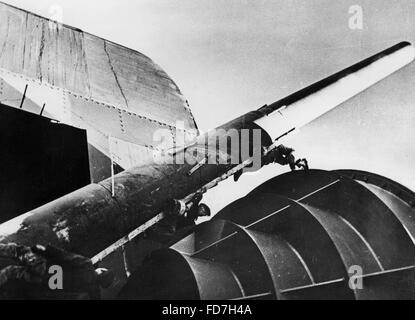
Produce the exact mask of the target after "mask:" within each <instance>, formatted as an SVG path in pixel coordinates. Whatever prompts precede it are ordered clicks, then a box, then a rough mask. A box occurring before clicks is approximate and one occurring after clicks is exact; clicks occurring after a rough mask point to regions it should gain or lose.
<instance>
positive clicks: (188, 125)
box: [0, 3, 198, 182]
mask: <svg viewBox="0 0 415 320" xmlns="http://www.w3.org/2000/svg"><path fill="white" fill-rule="evenodd" d="M0 78H1V82H2V83H4V86H3V87H4V89H5V90H0V91H1V93H0V99H1V101H3V102H4V103H7V104H9V105H11V106H15V107H18V106H19V102H20V99H19V98H21V93H22V92H23V90H24V88H25V86H26V84H28V85H29V88H28V92H27V97H28V101H30V102H27V104H25V108H26V107H27V108H28V110H30V111H31V112H34V113H40V110H41V107H42V106H43V104H44V103H46V109H45V111H46V115H48V116H51V117H53V118H54V119H56V120H59V121H61V122H64V123H66V124H69V125H73V126H76V127H79V128H82V129H87V131H88V142H89V143H90V144H91V145H92V146H93V147H94V148H96V149H98V150H99V151H100V152H102V153H103V154H105V155H106V156H110V150H109V138H110V137H113V138H117V139H119V140H121V141H125V142H126V143H133V144H136V145H138V146H141V147H144V148H148V149H150V150H152V149H154V148H157V147H158V143H159V142H157V141H155V139H154V133H155V132H156V131H157V130H169V131H170V132H171V139H169V141H166V142H165V144H164V145H163V147H171V146H172V145H173V143H174V141H175V135H176V127H177V126H179V127H180V128H179V129H178V131H179V132H181V133H185V137H186V139H187V140H186V141H189V140H192V139H193V138H194V137H195V135H196V134H197V132H198V131H197V128H196V123H195V121H194V119H193V116H192V113H191V111H190V108H189V106H188V104H187V102H186V100H185V99H184V98H183V96H182V94H181V92H180V90H179V88H178V87H177V85H176V84H175V83H174V82H173V80H172V79H171V78H170V77H169V76H168V75H167V74H166V73H165V72H164V71H163V70H162V69H161V68H160V67H159V66H158V65H156V64H155V63H154V62H153V61H152V60H151V59H150V58H148V57H146V56H145V55H143V54H141V53H139V52H137V51H134V50H132V49H128V48H125V47H123V46H121V45H118V44H115V43H113V42H110V41H108V40H104V39H102V38H99V37H97V36H94V35H91V34H88V33H86V32H83V31H81V30H79V29H75V28H72V27H69V26H64V25H60V24H57V23H55V22H52V21H50V20H48V19H45V18H42V17H39V16H37V15H35V14H32V13H29V12H26V11H23V10H20V9H17V8H14V7H11V6H9V5H7V4H3V3H0ZM6 89H8V90H6ZM178 143H182V144H183V142H181V141H178ZM122 151H123V152H121V153H120V154H116V155H115V156H116V157H122V156H124V157H127V158H131V156H132V155H131V154H130V153H129V154H127V155H126V152H125V151H124V150H122ZM128 161H129V162H131V161H130V160H128ZM140 161H141V159H138V160H137V161H133V162H134V164H135V165H138V164H140ZM122 162H124V163H125V162H126V161H122ZM124 169H127V168H124ZM92 174H94V173H93V172H92ZM92 180H93V181H95V182H97V180H96V179H92Z"/></svg>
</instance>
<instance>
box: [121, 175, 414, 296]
mask: <svg viewBox="0 0 415 320" xmlns="http://www.w3.org/2000/svg"><path fill="white" fill-rule="evenodd" d="M414 206H415V194H414V193H413V192H411V191H410V190H408V189H406V188H405V187H403V186H401V185H399V184H398V183H396V182H393V181H390V180H388V179H386V178H384V177H380V176H377V175H374V174H370V173H366V172H358V171H334V172H326V171H319V170H311V171H309V172H293V173H288V174H285V175H282V176H279V177H276V178H274V179H272V180H270V181H268V182H267V183H265V184H263V185H261V186H260V187H259V188H257V189H256V190H254V191H252V192H251V193H250V194H249V195H247V196H246V197H244V198H242V199H240V200H238V201H236V202H234V203H232V204H230V205H229V206H228V207H226V208H225V209H223V210H222V211H221V212H220V213H219V214H218V215H217V216H216V217H215V218H214V219H213V220H211V221H210V222H207V223H204V224H201V225H199V226H198V227H197V228H196V230H195V231H194V232H193V233H192V234H191V235H189V236H187V237H186V238H184V239H183V240H181V241H179V242H178V243H176V244H175V245H174V246H172V247H171V248H170V249H164V250H161V251H156V252H154V253H153V254H152V255H151V256H149V257H148V259H147V262H146V263H145V264H144V266H143V267H142V268H141V269H139V270H138V271H137V272H136V273H135V274H134V275H133V276H132V277H131V278H130V281H129V284H128V285H127V286H126V288H125V290H124V293H123V297H124V298H140V299H282V300H285V299H288V300H290V299H415V209H414ZM360 271H361V274H359V272H360ZM360 282H362V287H360V286H359V283H360Z"/></svg>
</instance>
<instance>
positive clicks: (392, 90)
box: [5, 0, 415, 211]
mask: <svg viewBox="0 0 415 320" xmlns="http://www.w3.org/2000/svg"><path fill="white" fill-rule="evenodd" d="M5 2H7V3H10V4H13V5H16V6H18V7H21V8H24V9H27V10H29V11H33V12H35V13H38V14H40V15H43V16H48V17H54V15H56V12H58V11H59V10H56V9H57V8H61V9H62V13H63V22H64V23H66V24H69V25H73V26H76V27H79V28H81V29H83V30H84V31H88V32H90V33H93V34H96V35H99V36H101V37H104V38H107V39H109V40H112V41H114V42H117V43H120V44H123V45H126V46H128V47H131V48H133V49H136V50H138V51H140V52H142V53H144V54H146V55H148V56H149V57H150V58H152V59H153V60H154V61H155V62H156V63H158V64H159V65H160V66H161V67H162V68H163V69H165V70H166V71H167V73H168V74H169V75H170V76H171V77H172V78H173V80H174V81H175V82H176V83H177V84H178V85H179V87H180V88H181V90H182V92H183V94H184V95H185V96H186V98H187V99H188V100H189V102H190V104H191V106H192V110H193V113H194V115H195V117H196V121H197V122H198V125H199V127H200V128H201V129H202V130H207V129H210V128H213V127H216V126H218V125H220V124H222V123H224V122H226V121H228V120H230V119H233V118H235V117H236V116H238V115H241V114H243V113H246V112H248V111H250V110H253V109H256V108H258V107H261V106H262V105H264V104H266V103H271V102H273V101H275V100H278V99H280V98H282V97H284V96H286V95H288V94H290V93H292V92H294V91H297V90H298V89H301V88H302V87H304V86H306V85H308V84H311V83H313V82H315V81H317V80H319V79H321V78H324V77H326V76H328V75H330V74H332V73H334V72H336V71H338V70H340V69H342V68H344V67H347V66H349V65H351V64H353V63H355V62H357V61H359V60H361V59H363V58H366V57H368V56H370V55H372V54H374V53H376V52H378V51H381V50H383V49H385V48H387V47H389V46H391V45H393V44H395V43H397V42H399V41H402V40H407V41H411V42H415V20H414V18H413V17H414V16H415V1H413V0H395V1H393V0H370V1H369V0H366V1H358V0H354V1H350V0H340V1H332V0H280V1H277V0H273V1H263V0H255V1H254V0H251V1H246V0H245V1H243V0H203V1H202V0H136V1H132V0H82V1H81V0H54V1H52V0H37V1H33V0H5ZM353 5H359V6H360V7H361V8H362V12H363V15H362V18H363V20H362V22H363V30H360V29H353V30H352V29H351V28H350V26H349V22H350V19H351V18H352V16H354V12H353V13H350V11H349V10H350V7H351V6H353ZM353 21H354V20H353ZM414 106H415V63H413V64H412V65H411V66H409V67H407V68H406V69H404V70H402V71H400V72H399V73H397V74H395V75H393V76H392V77H390V78H388V79H387V80H385V81H383V82H382V83H380V84H378V85H377V86H375V87H374V88H371V89H370V90H368V91H366V92H364V93H363V94H361V95H360V96H359V97H356V98H354V99H352V100H351V101H349V102H347V103H345V104H344V105H342V106H340V107H339V108H338V109H336V110H335V111H333V112H331V113H329V114H327V115H326V116H324V117H322V118H320V119H319V120H317V121H315V122H314V123H313V124H311V125H309V126H308V127H306V128H305V129H303V130H302V131H301V133H299V134H298V135H296V136H295V137H294V138H293V139H292V140H291V141H290V144H291V145H292V146H294V147H295V149H296V150H297V154H298V155H299V156H301V157H307V158H308V159H309V161H310V164H311V166H312V167H313V168H319V169H346V168H353V169H361V170H367V171H372V172H375V173H379V174H382V175H385V176H387V177H389V178H392V179H394V180H397V181H399V182H401V183H402V184H404V185H406V186H407V187H409V188H412V189H413V190H415V168H414V167H415V166H414V164H415V112H414ZM284 171H286V169H281V168H279V167H277V166H272V167H268V168H264V169H263V170H261V172H259V173H257V174H249V175H246V176H244V177H243V178H242V179H241V180H240V182H239V183H237V184H235V183H234V182H233V181H228V182H226V183H224V184H222V185H220V186H219V187H218V188H217V189H215V190H213V191H212V192H210V193H209V194H208V195H207V196H206V201H207V203H208V204H210V205H211V207H212V208H213V210H214V211H216V210H217V209H220V208H221V207H223V206H224V205H226V204H227V203H229V202H230V201H231V200H234V199H237V198H238V197H240V196H243V195H245V194H246V193H247V192H249V191H250V190H252V188H253V187H254V186H257V185H259V184H261V183H262V182H264V181H266V180H268V179H269V178H271V177H273V176H275V175H277V174H279V173H281V172H284Z"/></svg>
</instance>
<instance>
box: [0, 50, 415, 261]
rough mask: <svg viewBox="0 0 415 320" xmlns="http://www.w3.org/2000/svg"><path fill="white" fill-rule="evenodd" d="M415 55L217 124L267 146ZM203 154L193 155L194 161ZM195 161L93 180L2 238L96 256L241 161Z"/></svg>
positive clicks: (387, 58) (377, 63)
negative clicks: (254, 134) (255, 136)
mask: <svg viewBox="0 0 415 320" xmlns="http://www.w3.org/2000/svg"><path fill="white" fill-rule="evenodd" d="M414 57H415V51H414V48H413V47H412V46H411V45H410V44H409V43H406V42H403V43H400V44H398V45H396V46H394V47H392V48H390V49H387V50H385V51H383V52H381V53H379V54H377V55H375V56H373V57H371V58H369V59H367V60H364V61H362V62H360V63H358V64H356V65H354V66H352V67H350V68H347V69H345V70H343V71H341V72H339V73H337V74H335V75H333V76H331V77H329V78H326V79H324V80H322V81H320V82H317V83H316V84H314V85H311V86H310V87H308V88H305V89H303V90H301V91H299V92H297V93H294V94H293V95H291V96H289V97H287V98H285V99H282V100H280V101H278V102H276V103H274V104H272V105H269V106H265V107H263V108H261V109H259V110H257V111H253V112H250V113H248V114H246V115H244V116H242V117H240V118H237V119H235V120H234V121H231V122H229V123H227V124H225V125H223V126H222V127H220V128H219V129H225V131H226V130H229V129H235V130H237V131H239V132H240V131H241V130H242V129H249V130H254V129H259V130H261V131H262V132H263V141H262V142H261V144H262V145H261V147H262V146H263V145H265V146H269V145H270V144H272V143H273V141H274V140H275V139H276V138H278V137H280V136H281V135H284V134H286V133H288V132H290V131H292V130H293V129H294V130H295V129H297V128H300V127H301V126H303V125H305V124H306V123H308V122H310V121H312V120H314V119H316V118H317V117H319V116H321V115H323V114H324V113H326V112H328V111H329V110H331V109H333V108H334V107H336V106H337V105H339V104H341V103H343V102H344V101H346V100H347V99H350V98H352V97H353V96H355V95H356V94H358V93H359V92H361V91H363V90H365V89H367V88H368V87H370V86H371V85H373V84H375V83H377V82H378V81H380V80H381V79H383V78H385V77H387V76H388V75H390V74H392V73H393V72H395V71H397V70H399V69H401V68H402V67H404V66H405V65H407V64H408V63H410V62H411V61H412V60H413V59H414ZM264 137H265V139H264ZM205 139H206V136H201V137H199V138H198V139H197V141H196V143H195V144H194V146H193V147H197V145H201V146H204V147H205V146H206V143H205ZM264 140H268V141H264ZM209 143H215V147H216V139H214V141H212V140H211V141H210V142H209ZM201 160H202V159H200V158H197V156H195V159H194V162H195V163H200V161H201ZM244 160H245V159H241V161H244ZM194 166H195V165H194V163H193V164H191V163H175V164H168V163H164V164H163V163H161V164H154V163H152V164H149V165H147V166H140V167H135V168H132V169H129V170H127V171H125V172H123V173H121V174H119V175H117V176H115V177H114V187H113V185H112V180H111V179H108V180H105V181H103V182H101V183H99V184H91V185H89V186H87V187H85V188H82V189H80V190H78V191H75V192H74V193H72V194H69V195H67V196H64V197H62V198H60V199H58V200H56V201H53V202H51V203H49V204H47V205H45V206H43V207H41V208H38V209H35V210H33V211H31V212H29V213H27V214H24V215H22V216H20V217H17V218H15V219H13V220H11V221H9V222H6V223H4V224H2V225H0V243H10V242H14V243H18V244H22V245H34V244H43V245H48V244H49V245H54V246H58V247H61V248H63V249H67V250H69V251H72V252H75V253H79V254H83V255H85V256H89V257H92V256H93V255H95V254H97V253H98V252H100V251H102V250H104V249H105V248H106V247H108V246H109V245H111V244H112V243H114V242H115V241H117V240H118V239H120V238H121V237H123V236H125V235H126V234H128V233H129V232H131V231H132V230H134V229H135V228H137V227H138V226H140V225H142V224H143V223H145V222H146V221H148V220H149V219H151V218H153V217H154V216H155V215H157V214H158V213H159V212H160V211H161V210H163V208H164V206H165V204H166V202H167V201H169V200H171V199H182V198H185V197H186V196H188V195H189V194H192V193H193V192H195V191H197V190H199V189H200V188H201V187H203V186H204V185H206V184H208V183H209V182H211V181H213V180H215V179H216V178H217V177H220V176H222V175H223V174H224V173H226V172H228V171H229V170H230V169H232V168H233V167H235V165H234V164H226V165H216V164H206V165H203V166H201V168H200V169H199V170H197V172H196V173H195V174H189V173H191V172H192V170H193V169H194ZM113 188H114V190H113ZM113 192H114V194H115V197H113V196H112V195H113Z"/></svg>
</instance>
